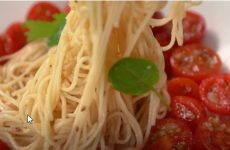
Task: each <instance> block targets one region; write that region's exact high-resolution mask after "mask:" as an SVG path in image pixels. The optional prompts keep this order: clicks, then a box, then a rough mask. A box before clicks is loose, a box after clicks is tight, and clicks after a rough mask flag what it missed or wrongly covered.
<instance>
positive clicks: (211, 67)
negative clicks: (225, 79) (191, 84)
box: [170, 44, 221, 82]
mask: <svg viewBox="0 0 230 150" xmlns="http://www.w3.org/2000/svg"><path fill="white" fill-rule="evenodd" d="M170 64H171V67H172V72H173V74H174V76H180V77H188V78H191V79H193V80H195V81H197V82H200V81H201V80H202V79H204V78H207V77H209V76H211V75H214V74H217V73H219V72H220V69H221V60H220V58H219V56H218V55H217V54H216V52H215V51H214V50H212V49H210V48H208V47H206V46H204V45H201V44H192V45H185V46H182V47H178V48H176V49H174V50H173V53H172V56H171V58H170Z"/></svg>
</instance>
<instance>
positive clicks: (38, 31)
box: [23, 13, 66, 46]
mask: <svg viewBox="0 0 230 150" xmlns="http://www.w3.org/2000/svg"><path fill="white" fill-rule="evenodd" d="M65 16H66V15H65V14H64V13H59V14H54V20H53V21H52V22H47V21H37V20H28V21H26V22H25V23H24V24H23V25H24V26H25V27H26V28H28V32H27V33H26V35H27V40H28V42H31V41H34V40H37V39H41V38H48V41H50V42H48V43H49V45H51V46H53V45H55V44H57V43H58V42H56V41H58V40H59V37H60V32H61V30H62V28H63V27H64V25H65ZM57 32H58V33H57ZM49 38H51V39H49Z"/></svg>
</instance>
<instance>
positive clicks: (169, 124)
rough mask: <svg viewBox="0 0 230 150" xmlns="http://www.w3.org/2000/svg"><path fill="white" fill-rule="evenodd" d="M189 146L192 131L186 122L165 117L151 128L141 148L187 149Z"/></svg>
mask: <svg viewBox="0 0 230 150" xmlns="http://www.w3.org/2000/svg"><path fill="white" fill-rule="evenodd" d="M191 146H192V132H191V130H190V129H189V127H188V126H187V124H186V123H185V122H183V121H181V120H178V119H172V118H166V119H162V120H160V121H159V122H157V124H156V126H154V127H153V128H152V130H151V134H150V137H149V140H148V142H147V144H146V145H145V147H144V149H143V150H172V149H181V150H189V149H191Z"/></svg>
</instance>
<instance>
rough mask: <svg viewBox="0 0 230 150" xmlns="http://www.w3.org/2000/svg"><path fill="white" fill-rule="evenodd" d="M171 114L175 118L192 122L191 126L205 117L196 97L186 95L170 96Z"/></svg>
mask: <svg viewBox="0 0 230 150" xmlns="http://www.w3.org/2000/svg"><path fill="white" fill-rule="evenodd" d="M171 114H172V116H174V117H176V118H179V119H182V120H185V121H187V122H189V123H192V124H191V126H192V127H194V125H197V124H198V123H199V122H200V121H201V120H202V119H204V118H205V111H204V109H203V107H202V105H201V103H200V102H199V101H198V100H197V99H194V98H191V97H187V96H175V97H173V98H172V102H171Z"/></svg>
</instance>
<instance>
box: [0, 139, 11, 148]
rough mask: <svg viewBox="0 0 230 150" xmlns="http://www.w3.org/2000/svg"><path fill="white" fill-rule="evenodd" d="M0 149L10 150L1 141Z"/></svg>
mask: <svg viewBox="0 0 230 150" xmlns="http://www.w3.org/2000/svg"><path fill="white" fill-rule="evenodd" d="M0 149H1V150H10V148H9V146H8V145H7V144H6V143H5V142H3V141H2V140H0Z"/></svg>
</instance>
